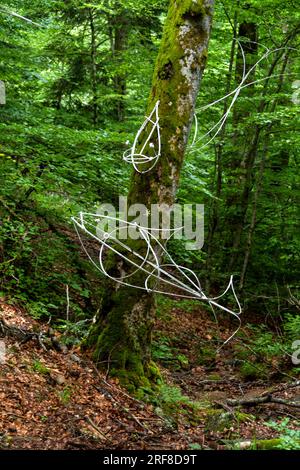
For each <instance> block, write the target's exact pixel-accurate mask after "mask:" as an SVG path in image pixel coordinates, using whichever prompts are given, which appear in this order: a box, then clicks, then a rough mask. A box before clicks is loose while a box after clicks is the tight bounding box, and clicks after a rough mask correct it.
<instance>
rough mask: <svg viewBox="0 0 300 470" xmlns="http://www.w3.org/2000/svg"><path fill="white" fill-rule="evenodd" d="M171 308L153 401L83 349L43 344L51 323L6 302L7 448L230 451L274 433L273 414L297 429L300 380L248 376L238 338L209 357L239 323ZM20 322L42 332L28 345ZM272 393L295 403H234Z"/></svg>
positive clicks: (158, 350) (163, 323)
mask: <svg viewBox="0 0 300 470" xmlns="http://www.w3.org/2000/svg"><path fill="white" fill-rule="evenodd" d="M172 305H173V307H172V308H169V307H168V306H167V308H164V309H161V310H163V311H161V312H160V315H159V319H158V320H157V324H156V329H155V335H154V356H155V357H156V360H157V361H158V362H159V364H160V366H161V370H162V374H163V376H164V381H165V385H164V386H163V387H162V390H161V392H159V393H160V395H159V396H158V397H157V401H156V402H155V400H154V402H152V403H149V404H147V403H144V402H141V401H139V400H136V399H134V398H133V397H130V396H129V395H128V394H127V393H126V391H125V390H124V389H122V387H120V386H119V384H118V383H117V381H116V380H113V379H111V378H109V377H106V374H105V373H101V372H98V371H97V370H96V369H95V367H94V365H93V363H92V362H91V361H90V360H89V359H88V358H87V357H86V356H84V355H83V354H82V353H81V352H80V350H79V349H78V348H77V349H76V348H73V349H67V348H66V349H63V350H59V349H60V348H57V350H55V349H53V348H51V349H50V348H49V347H46V346H45V344H46V343H45V344H44V343H43V336H41V335H39V333H40V332H43V331H44V332H46V331H48V330H49V326H48V325H46V324H41V323H40V322H37V321H36V320H34V319H32V318H31V317H30V316H28V315H27V314H26V312H24V311H22V310H20V309H18V308H16V307H12V306H10V305H7V304H6V303H5V302H2V303H1V305H0V307H1V311H0V320H2V321H4V323H3V324H4V325H6V326H8V327H9V329H7V331H4V330H3V332H2V333H3V335H2V334H1V325H0V337H1V336H3V337H2V338H0V399H1V409H0V449H135V450H137V449H147V450H161V449H163V450H164V449H200V448H201V449H224V448H232V446H234V445H235V444H234V443H236V442H244V443H245V441H248V440H250V441H252V442H253V441H257V442H260V440H262V439H264V440H266V439H274V438H276V437H277V436H278V434H279V430H276V429H275V430H274V429H273V428H271V427H270V426H267V425H266V422H267V421H270V420H272V421H277V422H280V420H282V419H283V418H285V417H289V418H290V424H289V426H290V427H291V428H292V429H293V428H294V429H296V427H297V425H299V419H300V407H299V406H300V395H299V384H298V386H293V387H292V386H290V385H291V383H293V380H292V379H289V378H288V377H287V374H286V373H285V372H283V373H280V372H278V371H276V370H275V372H274V374H273V376H272V374H271V378H269V379H268V380H264V379H255V380H249V379H247V380H245V378H244V377H242V376H241V374H240V371H239V369H238V368H237V364H236V360H235V358H234V350H233V348H234V345H235V343H234V341H237V340H234V341H232V342H231V343H230V344H229V345H226V346H225V347H223V348H222V349H221V350H220V351H219V353H217V354H216V353H214V354H211V350H212V349H213V348H214V347H215V346H214V341H215V338H216V337H218V338H219V340H221V341H222V340H223V341H225V340H226V338H228V337H229V336H230V334H231V333H232V330H233V331H234V326H231V325H227V326H225V327H223V329H222V331H219V330H218V328H217V326H216V324H215V323H214V321H213V320H212V319H211V317H210V315H209V314H208V313H207V312H206V311H205V310H202V309H201V308H199V306H189V307H188V308H187V307H186V306H185V304H184V303H183V304H182V303H180V302H178V306H176V304H175V306H174V303H173V304H172ZM16 327H17V328H21V329H23V330H26V331H31V332H33V333H36V334H35V335H33V336H32V337H31V338H29V339H28V337H27V341H26V342H24V341H22V340H21V339H20V338H17V336H16V335H14V331H15V332H16V331H17V329H16ZM14 328H15V330H14ZM2 329H3V327H2ZM5 333H7V334H6V335H5ZM55 339H56V340H59V335H58V333H55ZM53 344H55V342H54V343H53ZM57 344H59V343H57ZM212 345H213V348H212ZM1 351H2V352H1ZM4 353H5V354H4ZM249 355H251V352H250V351H249ZM274 367H275V369H276V365H275V366H274ZM294 379H297V377H296V378H294ZM294 385H295V384H294ZM297 391H298V394H297ZM270 393H272V396H274V397H275V398H282V399H283V400H287V401H288V402H290V403H291V402H292V403H293V405H292V406H291V405H286V404H280V403H261V404H257V403H255V404H254V405H252V406H240V407H236V406H235V405H230V404H228V401H227V400H228V399H250V398H253V397H254V398H255V399H257V398H262V397H266V396H269V394H270ZM298 405H299V406H298ZM243 445H244V444H243ZM247 445H248V444H246V446H247Z"/></svg>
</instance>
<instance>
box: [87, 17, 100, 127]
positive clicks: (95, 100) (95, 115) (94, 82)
mask: <svg viewBox="0 0 300 470" xmlns="http://www.w3.org/2000/svg"><path fill="white" fill-rule="evenodd" d="M89 22H90V30H91V86H92V96H93V98H92V103H93V124H94V126H96V124H97V122H98V94H97V64H96V56H97V45H96V40H97V38H96V30H95V23H94V16H93V11H92V10H91V9H89Z"/></svg>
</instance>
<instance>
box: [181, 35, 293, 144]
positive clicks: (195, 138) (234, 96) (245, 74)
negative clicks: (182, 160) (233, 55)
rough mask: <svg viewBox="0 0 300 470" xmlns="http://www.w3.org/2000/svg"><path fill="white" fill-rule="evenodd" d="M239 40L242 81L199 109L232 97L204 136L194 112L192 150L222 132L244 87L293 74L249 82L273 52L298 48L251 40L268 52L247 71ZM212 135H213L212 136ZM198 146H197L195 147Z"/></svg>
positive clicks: (209, 141)
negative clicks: (269, 44)
mask: <svg viewBox="0 0 300 470" xmlns="http://www.w3.org/2000/svg"><path fill="white" fill-rule="evenodd" d="M236 41H237V44H238V47H239V48H240V50H241V55H242V60H243V73H242V79H241V81H240V83H239V84H238V86H237V87H236V88H235V89H234V90H233V91H231V92H230V93H228V94H227V95H225V96H222V97H221V98H219V99H217V100H215V101H213V102H211V103H209V104H206V105H204V106H202V107H201V108H200V109H199V111H200V112H201V111H206V110H207V109H209V108H211V107H213V106H215V105H216V104H218V103H221V102H222V101H224V100H226V99H228V98H230V97H232V98H231V102H230V104H229V106H228V108H227V110H226V112H225V113H224V114H223V115H222V117H221V118H220V119H219V121H218V122H217V123H216V124H214V126H212V127H211V128H210V129H209V130H208V131H207V132H206V133H205V134H204V135H203V136H201V137H199V138H198V133H199V124H198V118H197V115H196V113H195V114H194V121H195V131H194V135H193V139H192V143H191V144H190V151H192V152H193V151H194V152H195V151H196V152H199V151H200V150H202V149H204V148H205V147H207V146H208V145H209V144H211V143H212V142H213V141H214V140H215V138H216V137H217V136H218V134H219V133H220V132H221V130H222V128H223V126H224V124H225V122H226V121H227V119H228V116H229V115H230V113H231V111H232V108H233V106H234V105H235V103H236V101H237V99H238V97H239V95H240V93H241V91H242V90H243V89H244V88H247V87H249V86H252V85H255V84H257V83H261V82H264V81H266V80H270V79H271V78H276V77H282V76H285V75H292V74H291V73H286V74H272V75H270V76H269V75H268V76H267V77H263V78H259V79H257V80H254V81H251V82H249V83H247V80H248V78H249V76H250V75H251V74H252V73H253V72H254V70H255V69H256V68H257V66H258V65H259V64H260V63H261V62H262V61H264V60H267V59H268V58H269V57H270V55H272V54H275V53H276V52H279V51H283V50H295V51H298V49H296V48H293V47H279V48H276V49H272V50H270V49H268V48H267V47H266V46H264V45H263V44H260V43H258V42H255V41H249V42H250V43H251V44H257V45H258V46H261V47H263V48H264V49H266V52H265V53H264V54H263V55H262V56H261V57H260V59H259V60H258V61H257V62H256V63H255V64H254V65H253V66H252V67H251V68H250V69H249V70H248V71H247V70H246V67H247V65H246V56H245V51H244V49H243V46H242V44H241V42H240V41H239V40H238V39H236ZM212 133H213V135H212V136H211V134H212ZM210 136H211V137H210ZM207 137H210V138H209V140H208V141H207V142H205V143H204V144H202V145H201V146H200V147H199V146H198V145H197V144H199V143H200V142H202V141H203V140H205V139H206V138H207ZM193 147H194V149H193ZM195 147H196V148H195Z"/></svg>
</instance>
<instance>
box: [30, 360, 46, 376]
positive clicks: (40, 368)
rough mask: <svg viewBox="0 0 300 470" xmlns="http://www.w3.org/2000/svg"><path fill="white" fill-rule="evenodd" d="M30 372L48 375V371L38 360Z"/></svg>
mask: <svg viewBox="0 0 300 470" xmlns="http://www.w3.org/2000/svg"><path fill="white" fill-rule="evenodd" d="M32 370H33V371H34V372H37V373H38V374H42V375H47V374H49V369H48V368H47V367H46V366H45V365H44V364H42V362H41V361H39V360H38V359H37V360H36V361H34V362H33V364H32Z"/></svg>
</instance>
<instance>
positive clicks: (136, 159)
mask: <svg viewBox="0 0 300 470" xmlns="http://www.w3.org/2000/svg"><path fill="white" fill-rule="evenodd" d="M149 126H150V130H149V132H147V131H148V127H149ZM144 134H145V138H144V141H143V142H142V143H140V138H142V139H143V137H144ZM156 146H157V149H156V148H155V147H156ZM150 149H151V151H152V155H150V154H149V153H150ZM145 151H147V152H148V154H146V153H145ZM160 155H161V138H160V127H159V101H157V102H156V104H155V106H154V108H153V110H152V112H151V114H150V115H149V116H146V118H145V121H144V122H143V124H142V125H141V127H140V128H139V130H138V132H137V134H136V136H135V139H134V142H133V145H132V147H131V148H130V149H128V150H126V151H125V152H124V154H123V160H124V161H125V162H127V163H131V164H132V166H133V167H134V169H135V170H136V171H137V172H138V173H141V174H142V173H148V172H149V171H151V170H152V169H153V168H154V167H155V165H156V163H157V162H158V159H159V157H160ZM146 164H148V166H147V167H146V168H145V165H146ZM149 164H150V166H149Z"/></svg>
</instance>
